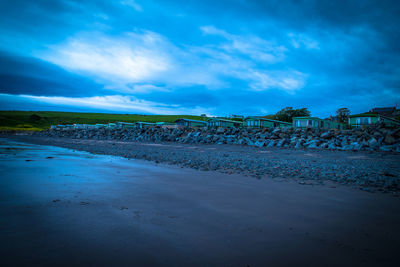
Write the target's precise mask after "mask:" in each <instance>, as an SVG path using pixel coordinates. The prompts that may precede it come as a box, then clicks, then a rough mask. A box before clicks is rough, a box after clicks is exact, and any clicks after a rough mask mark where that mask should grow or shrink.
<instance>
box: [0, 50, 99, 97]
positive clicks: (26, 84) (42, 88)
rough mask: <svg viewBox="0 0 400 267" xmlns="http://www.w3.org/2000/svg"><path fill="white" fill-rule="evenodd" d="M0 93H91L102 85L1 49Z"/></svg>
mask: <svg viewBox="0 0 400 267" xmlns="http://www.w3.org/2000/svg"><path fill="white" fill-rule="evenodd" d="M0 93H7V94H29V95H41V96H74V97H77V96H94V95H98V94H102V93H105V90H104V89H103V86H102V85H99V84H96V83H94V82H93V81H92V80H90V79H88V78H85V77H81V76H78V75H75V74H71V73H69V72H67V71H65V70H63V69H61V68H60V67H57V66H54V65H52V64H49V63H47V62H45V61H41V60H38V59H34V58H31V57H23V56H17V55H14V54H8V53H5V52H0Z"/></svg>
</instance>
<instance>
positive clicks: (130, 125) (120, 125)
mask: <svg viewBox="0 0 400 267" xmlns="http://www.w3.org/2000/svg"><path fill="white" fill-rule="evenodd" d="M136 126H137V125H136V123H134V122H123V121H117V122H116V123H115V128H118V129H127V128H135V127H136Z"/></svg>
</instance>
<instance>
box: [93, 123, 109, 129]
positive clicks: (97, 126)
mask: <svg viewBox="0 0 400 267" xmlns="http://www.w3.org/2000/svg"><path fill="white" fill-rule="evenodd" d="M106 127H107V124H102V123H96V124H95V125H94V128H96V129H101V128H106Z"/></svg>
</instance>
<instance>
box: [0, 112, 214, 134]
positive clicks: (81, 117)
mask: <svg viewBox="0 0 400 267" xmlns="http://www.w3.org/2000/svg"><path fill="white" fill-rule="evenodd" d="M179 118H186V119H194V120H206V119H207V118H204V117H200V116H192V115H137V114H109V113H76V112H57V111H0V130H33V131H35V130H36V131H38V130H43V129H46V128H48V127H50V125H56V124H74V123H81V124H83V123H85V124H95V123H109V122H116V121H124V122H136V121H145V122H174V121H175V120H177V119H179Z"/></svg>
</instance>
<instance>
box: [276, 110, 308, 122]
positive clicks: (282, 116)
mask: <svg viewBox="0 0 400 267" xmlns="http://www.w3.org/2000/svg"><path fill="white" fill-rule="evenodd" d="M310 115H311V113H310V111H309V110H308V109H307V108H300V109H293V108H292V107H286V108H284V109H281V110H280V111H278V112H277V113H276V114H275V119H276V120H279V121H286V122H292V120H293V117H308V116H310Z"/></svg>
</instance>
